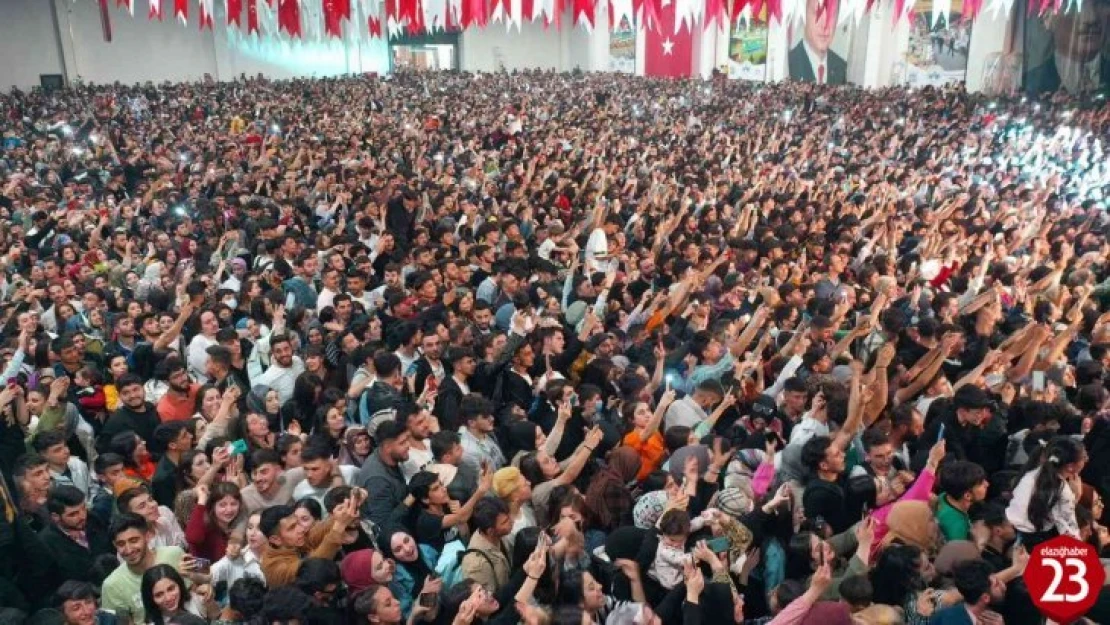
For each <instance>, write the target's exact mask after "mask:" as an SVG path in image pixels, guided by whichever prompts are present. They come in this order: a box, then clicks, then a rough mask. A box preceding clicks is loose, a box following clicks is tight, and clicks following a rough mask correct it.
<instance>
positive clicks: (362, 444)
mask: <svg viewBox="0 0 1110 625" xmlns="http://www.w3.org/2000/svg"><path fill="white" fill-rule="evenodd" d="M372 449H373V445H372V444H371V443H370V435H369V434H367V433H366V428H364V427H362V426H361V425H358V426H351V427H349V428H347V431H346V432H344V433H343V444H342V449H340V450H339V464H347V465H351V466H353V467H359V468H362V463H363V462H365V461H366V459H367V458H369V457H370V452H371V450H372Z"/></svg>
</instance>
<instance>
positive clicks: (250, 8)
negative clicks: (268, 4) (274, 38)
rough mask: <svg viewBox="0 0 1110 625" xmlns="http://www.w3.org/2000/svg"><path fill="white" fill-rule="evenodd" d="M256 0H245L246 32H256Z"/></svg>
mask: <svg viewBox="0 0 1110 625" xmlns="http://www.w3.org/2000/svg"><path fill="white" fill-rule="evenodd" d="M258 2H259V0H246V3H247V34H248V35H257V34H258V32H259V31H258Z"/></svg>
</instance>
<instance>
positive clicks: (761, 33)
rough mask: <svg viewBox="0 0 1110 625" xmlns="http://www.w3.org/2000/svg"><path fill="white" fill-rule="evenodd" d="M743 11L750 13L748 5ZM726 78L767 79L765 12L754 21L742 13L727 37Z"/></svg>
mask: <svg viewBox="0 0 1110 625" xmlns="http://www.w3.org/2000/svg"><path fill="white" fill-rule="evenodd" d="M744 11H745V12H746V13H750V12H751V5H750V4H749V5H748V6H747V7H746V8H745V9H744ZM728 77H729V78H739V79H741V80H757V81H760V82H763V81H764V80H766V79H767V12H766V10H763V11H761V15H760V16H759V17H757V18H754V19H748V18H747V17H746V16H745V15H744V14H743V13H742V14H741V15H740V19H738V20H736V24H735V25H734V26H733V27H732V32H730V33H729V36H728Z"/></svg>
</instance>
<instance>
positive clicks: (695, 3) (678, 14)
mask: <svg viewBox="0 0 1110 625" xmlns="http://www.w3.org/2000/svg"><path fill="white" fill-rule="evenodd" d="M704 1H705V0H671V4H673V5H674V7H675V9H674V12H675V13H674V14H675V25H674V32H675V33H676V34H677V33H678V31H679V30H680V29H682V28H687V29H689V30H690V31H691V32H693V30H694V29H695V28H697V25H698V24H700V23H701V14H702V9H704V8H705V4H704Z"/></svg>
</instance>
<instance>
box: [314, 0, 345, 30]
mask: <svg viewBox="0 0 1110 625" xmlns="http://www.w3.org/2000/svg"><path fill="white" fill-rule="evenodd" d="M322 2H323V4H322V6H321V9H322V10H323V13H324V33H325V34H327V35H328V36H329V37H333V38H336V39H338V38H342V37H343V20H345V19H350V17H351V1H350V0H322Z"/></svg>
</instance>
